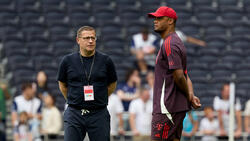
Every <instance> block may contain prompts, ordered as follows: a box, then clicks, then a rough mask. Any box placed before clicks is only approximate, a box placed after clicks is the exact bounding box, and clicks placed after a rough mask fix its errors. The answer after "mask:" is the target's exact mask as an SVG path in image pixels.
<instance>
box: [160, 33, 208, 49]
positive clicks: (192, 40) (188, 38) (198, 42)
mask: <svg viewBox="0 0 250 141" xmlns="http://www.w3.org/2000/svg"><path fill="white" fill-rule="evenodd" d="M175 32H176V34H177V35H178V36H179V38H180V39H181V41H182V42H183V43H190V44H195V45H198V46H202V47H205V46H206V42H204V41H202V40H199V39H197V38H194V37H191V36H187V35H186V34H185V33H183V32H182V31H180V30H176V31H175ZM162 43H163V40H161V43H160V44H161V45H162Z"/></svg>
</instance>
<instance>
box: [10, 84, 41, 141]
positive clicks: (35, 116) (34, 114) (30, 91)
mask: <svg viewBox="0 0 250 141" xmlns="http://www.w3.org/2000/svg"><path fill="white" fill-rule="evenodd" d="M35 93H36V91H35V87H34V85H33V84H32V83H23V84H22V94H21V95H19V96H17V97H15V98H14V100H13V106H12V113H11V117H12V125H13V127H15V126H17V125H18V122H19V117H18V115H19V114H20V113H21V112H27V114H28V119H29V123H30V124H31V129H32V135H33V136H32V137H33V140H35V141H40V129H39V126H40V120H41V119H42V116H41V109H42V102H41V101H40V100H39V99H38V98H36V97H35Z"/></svg>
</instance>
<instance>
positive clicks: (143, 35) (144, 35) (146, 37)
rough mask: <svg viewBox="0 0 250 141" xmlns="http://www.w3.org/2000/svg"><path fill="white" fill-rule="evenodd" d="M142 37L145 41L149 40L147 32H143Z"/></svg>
mask: <svg viewBox="0 0 250 141" xmlns="http://www.w3.org/2000/svg"><path fill="white" fill-rule="evenodd" d="M142 38H143V40H144V41H147V40H148V34H147V33H142Z"/></svg>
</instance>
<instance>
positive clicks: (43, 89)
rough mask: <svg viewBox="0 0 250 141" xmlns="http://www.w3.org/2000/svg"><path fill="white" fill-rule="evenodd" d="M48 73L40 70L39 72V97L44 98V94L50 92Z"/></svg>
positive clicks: (37, 78)
mask: <svg viewBox="0 0 250 141" xmlns="http://www.w3.org/2000/svg"><path fill="white" fill-rule="evenodd" d="M47 79H48V77H47V75H46V73H45V72H44V71H39V72H38V73H37V77H36V80H37V94H38V97H39V98H40V99H41V100H42V99H43V98H42V97H43V96H45V95H47V94H48V86H47Z"/></svg>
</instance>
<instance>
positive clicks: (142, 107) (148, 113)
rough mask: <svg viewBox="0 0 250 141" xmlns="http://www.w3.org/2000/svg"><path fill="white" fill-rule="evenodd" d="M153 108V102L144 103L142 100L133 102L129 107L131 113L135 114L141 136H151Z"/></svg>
mask: <svg viewBox="0 0 250 141" xmlns="http://www.w3.org/2000/svg"><path fill="white" fill-rule="evenodd" d="M152 106H153V103H152V101H151V100H148V101H147V103H144V102H143V101H142V99H140V98H139V99H135V100H133V101H132V102H131V104H130V106H129V113H133V114H135V124H136V129H137V130H138V131H139V133H140V134H141V135H150V134H151V119H152Z"/></svg>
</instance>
